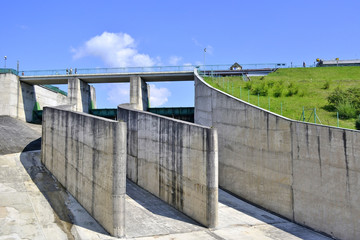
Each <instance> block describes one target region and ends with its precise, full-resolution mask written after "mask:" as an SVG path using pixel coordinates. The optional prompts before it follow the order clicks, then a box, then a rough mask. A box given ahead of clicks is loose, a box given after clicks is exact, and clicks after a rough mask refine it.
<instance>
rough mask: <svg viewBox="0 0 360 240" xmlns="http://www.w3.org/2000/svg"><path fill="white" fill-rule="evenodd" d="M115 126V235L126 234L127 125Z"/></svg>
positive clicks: (122, 235)
mask: <svg viewBox="0 0 360 240" xmlns="http://www.w3.org/2000/svg"><path fill="white" fill-rule="evenodd" d="M113 127H114V133H115V136H114V155H115V157H114V159H113V212H114V215H113V225H114V232H113V235H114V236H115V237H124V236H125V194H126V160H127V125H126V123H125V122H117V124H114V125H113Z"/></svg>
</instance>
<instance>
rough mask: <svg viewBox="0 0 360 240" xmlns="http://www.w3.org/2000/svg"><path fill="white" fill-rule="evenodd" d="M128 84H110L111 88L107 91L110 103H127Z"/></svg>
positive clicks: (128, 100)
mask: <svg viewBox="0 0 360 240" xmlns="http://www.w3.org/2000/svg"><path fill="white" fill-rule="evenodd" d="M129 88H130V87H129V84H111V88H110V89H109V90H108V91H107V94H106V95H107V98H106V100H108V101H109V102H110V103H112V104H116V105H118V104H120V103H129V102H130V89H129Z"/></svg>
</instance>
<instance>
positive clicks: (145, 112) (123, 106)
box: [117, 103, 212, 129]
mask: <svg viewBox="0 0 360 240" xmlns="http://www.w3.org/2000/svg"><path fill="white" fill-rule="evenodd" d="M117 108H118V109H119V108H121V109H125V110H130V111H134V112H138V113H144V114H148V115H150V116H155V117H158V118H162V119H167V120H171V121H174V122H179V123H182V124H187V125H191V126H195V127H201V128H204V129H212V127H208V126H204V125H200V124H196V123H191V122H187V121H183V120H179V119H175V118H171V117H166V116H162V115H159V114H156V113H152V112H147V111H142V110H138V109H135V108H132V105H131V104H126V103H125V104H120V105H118V106H117Z"/></svg>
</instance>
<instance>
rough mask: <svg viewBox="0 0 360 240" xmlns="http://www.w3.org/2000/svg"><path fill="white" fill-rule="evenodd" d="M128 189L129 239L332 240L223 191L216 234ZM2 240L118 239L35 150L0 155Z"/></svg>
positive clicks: (144, 193)
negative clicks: (70, 191)
mask: <svg viewBox="0 0 360 240" xmlns="http://www.w3.org/2000/svg"><path fill="white" fill-rule="evenodd" d="M5 173H8V174H5ZM4 174H5V175H4ZM126 191H127V195H126V209H127V210H126V215H127V218H126V229H127V231H126V232H127V236H126V239H144V240H145V239H147V240H150V239H151V240H155V239H163V240H164V239H184V240H189V239H193V240H198V239H200V240H201V239H206V240H207V239H214V240H215V239H216V240H219V239H259V240H262V239H284V240H288V239H290V240H293V239H308V240H325V239H328V238H326V237H324V236H322V235H320V234H318V233H316V232H313V231H311V230H309V229H305V228H303V227H301V226H299V225H296V224H294V223H290V222H288V221H286V220H284V219H282V218H280V217H277V216H274V215H273V214H270V213H268V212H266V211H263V210H260V209H258V208H256V207H254V206H251V205H250V204H248V203H245V202H243V201H241V200H239V199H237V198H235V197H233V196H231V195H229V194H228V193H225V192H224V191H222V190H219V226H218V227H217V228H216V229H212V230H208V229H206V228H204V227H201V226H199V225H198V224H196V223H195V222H194V221H193V220H191V219H190V218H188V217H186V216H185V215H184V214H182V213H180V212H178V211H177V210H176V209H174V208H172V207H170V206H169V205H168V204H166V203H164V202H163V201H161V200H159V199H158V198H156V197H155V196H153V195H152V194H150V193H149V192H147V191H145V190H143V189H141V188H140V187H138V186H136V185H135V184H134V183H132V182H130V181H129V182H128V183H127V190H126ZM0 239H35V240H36V239H49V240H53V239H84V240H89V239H93V240H105V239H106V240H110V239H114V240H115V239H117V238H114V237H111V236H109V234H108V233H106V231H105V230H104V229H103V228H102V227H101V226H100V225H99V224H98V223H97V222H96V221H95V220H94V219H93V218H92V217H91V216H90V215H89V214H88V213H87V212H86V210H85V209H84V208H83V207H82V206H81V205H80V204H79V203H78V202H77V201H76V200H75V199H74V198H73V197H72V196H71V194H69V193H68V192H67V191H66V190H65V189H64V188H63V187H62V186H61V184H60V183H59V182H58V181H56V179H55V178H54V176H53V175H52V174H51V173H50V172H49V171H48V170H47V169H46V168H45V167H44V166H43V165H42V164H41V162H40V151H33V152H26V153H16V154H9V155H2V156H0Z"/></svg>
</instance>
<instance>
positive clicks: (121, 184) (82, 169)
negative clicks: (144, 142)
mask: <svg viewBox="0 0 360 240" xmlns="http://www.w3.org/2000/svg"><path fill="white" fill-rule="evenodd" d="M42 124H43V131H42V148H41V149H42V158H41V161H42V163H43V164H44V165H45V166H46V167H47V168H48V169H49V170H50V171H51V172H52V174H53V175H54V176H55V177H56V178H57V180H58V181H59V182H60V183H61V184H62V185H63V186H64V187H65V188H66V189H67V190H68V191H69V192H70V193H71V194H72V195H73V196H74V197H75V198H76V199H77V200H78V201H79V203H80V204H81V205H82V206H83V207H84V208H85V209H86V210H87V211H88V212H89V213H90V214H91V215H92V216H93V217H94V218H95V219H96V220H97V221H98V222H99V223H100V224H101V225H102V226H103V227H104V228H105V229H106V230H107V231H108V232H109V233H110V234H112V235H114V236H117V237H120V236H123V235H124V229H125V193H126V124H125V123H124V122H116V121H112V120H108V119H104V118H99V117H95V116H92V115H88V114H85V113H78V112H72V111H66V110H61V109H56V108H49V107H45V108H44V112H43V122H42Z"/></svg>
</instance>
